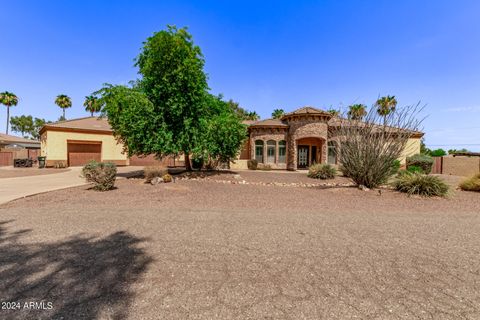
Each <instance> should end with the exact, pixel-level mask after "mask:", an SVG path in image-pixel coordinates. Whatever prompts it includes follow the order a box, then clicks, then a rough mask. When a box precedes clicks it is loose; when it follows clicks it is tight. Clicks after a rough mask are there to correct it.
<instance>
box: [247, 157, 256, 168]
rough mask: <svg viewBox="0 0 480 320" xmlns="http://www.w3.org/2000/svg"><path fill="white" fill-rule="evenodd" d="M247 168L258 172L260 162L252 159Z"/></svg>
mask: <svg viewBox="0 0 480 320" xmlns="http://www.w3.org/2000/svg"><path fill="white" fill-rule="evenodd" d="M247 167H248V169H250V170H257V168H258V161H257V160H255V159H251V160H248V161H247Z"/></svg>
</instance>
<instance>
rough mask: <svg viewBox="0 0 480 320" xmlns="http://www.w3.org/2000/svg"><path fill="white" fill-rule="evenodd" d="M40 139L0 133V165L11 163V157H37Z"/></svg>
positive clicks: (9, 164)
mask: <svg viewBox="0 0 480 320" xmlns="http://www.w3.org/2000/svg"><path fill="white" fill-rule="evenodd" d="M39 153H40V141H37V140H30V139H26V138H21V137H16V136H12V135H8V134H3V133H0V166H11V165H13V159H19V158H21V159H26V158H32V159H34V160H36V159H37V156H38V155H39Z"/></svg>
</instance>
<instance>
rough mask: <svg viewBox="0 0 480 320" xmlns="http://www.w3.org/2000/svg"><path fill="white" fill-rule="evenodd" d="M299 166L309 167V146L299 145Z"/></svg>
mask: <svg viewBox="0 0 480 320" xmlns="http://www.w3.org/2000/svg"><path fill="white" fill-rule="evenodd" d="M297 153H298V159H297V164H298V165H297V166H298V168H306V167H308V146H298V152H297Z"/></svg>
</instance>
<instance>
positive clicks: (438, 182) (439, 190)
mask: <svg viewBox="0 0 480 320" xmlns="http://www.w3.org/2000/svg"><path fill="white" fill-rule="evenodd" d="M393 186H394V187H395V189H396V190H398V191H400V192H405V193H408V194H409V195H412V194H416V195H420V196H424V197H432V196H439V197H444V196H446V195H447V193H448V189H449V188H448V185H447V184H446V183H445V182H443V180H442V179H440V178H439V177H437V176H431V175H426V174H419V173H412V174H404V175H401V176H399V177H398V178H397V180H396V181H395V182H394V183H393Z"/></svg>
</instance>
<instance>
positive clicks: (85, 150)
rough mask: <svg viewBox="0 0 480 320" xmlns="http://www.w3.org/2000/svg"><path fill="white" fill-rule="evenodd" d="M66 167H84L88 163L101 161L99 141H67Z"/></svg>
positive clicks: (100, 143)
mask: <svg viewBox="0 0 480 320" xmlns="http://www.w3.org/2000/svg"><path fill="white" fill-rule="evenodd" d="M67 152H68V166H70V167H76V166H84V165H85V164H87V163H88V162H90V161H92V160H95V161H98V162H100V161H102V142H101V141H70V140H67Z"/></svg>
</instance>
